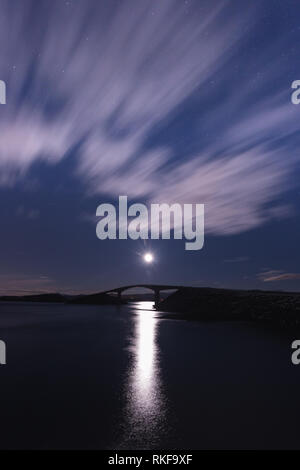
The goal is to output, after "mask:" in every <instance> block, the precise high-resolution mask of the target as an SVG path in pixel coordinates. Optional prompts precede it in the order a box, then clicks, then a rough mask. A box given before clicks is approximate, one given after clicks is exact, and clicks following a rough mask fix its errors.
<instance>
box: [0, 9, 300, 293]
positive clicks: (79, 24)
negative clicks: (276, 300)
mask: <svg viewBox="0 0 300 470" xmlns="http://www.w3.org/2000/svg"><path fill="white" fill-rule="evenodd" d="M0 79H1V80H4V81H5V82H6V85H7V104H6V105H1V106H0V216H1V232H0V242H1V243H0V294H13V293H31V292H49V291H51V292H57V291H59V292H66V293H79V292H93V291H100V290H102V289H106V288H111V287H116V286H118V285H127V284H134V283H141V282H143V283H146V282H155V283H166V284H185V285H193V286H213V287H235V288H259V289H268V290H269V289H284V290H300V251H299V249H298V244H299V233H300V218H299V214H300V208H299V196H300V187H299V186H300V183H299V179H298V175H297V174H298V171H299V161H300V155H299V143H300V133H299V131H300V106H295V105H293V104H292V103H291V94H292V91H291V84H292V82H293V81H294V80H300V2H299V0H251V1H248V2H246V1H241V0H232V1H230V0H226V1H221V0H204V1H203V0H186V1H184V0H163V1H162V0H151V1H148V0H73V1H72V0H69V1H63V0H0ZM119 195H127V196H128V198H129V200H130V202H132V203H133V202H143V203H146V204H150V203H151V202H159V203H163V202H165V203H172V202H178V203H181V204H183V203H199V204H205V245H204V248H203V249H202V250H200V251H185V249H184V240H182V241H181V240H170V241H166V240H158V241H153V240H149V241H147V242H146V243H144V242H142V241H141V240H139V241H131V240H123V241H118V240H116V241H115V240H111V241H100V240H99V239H97V237H96V223H97V218H96V209H97V206H98V205H99V204H101V203H104V202H112V203H116V202H117V199H118V197H119ZM146 250H150V251H151V252H153V253H154V255H155V263H153V265H151V266H147V265H145V263H143V261H142V258H141V254H142V253H144V252H145V251H146Z"/></svg>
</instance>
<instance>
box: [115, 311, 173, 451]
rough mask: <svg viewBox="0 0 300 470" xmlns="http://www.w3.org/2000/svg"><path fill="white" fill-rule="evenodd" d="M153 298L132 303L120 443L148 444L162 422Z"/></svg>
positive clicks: (163, 403)
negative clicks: (133, 307) (128, 361)
mask: <svg viewBox="0 0 300 470" xmlns="http://www.w3.org/2000/svg"><path fill="white" fill-rule="evenodd" d="M152 307H153V302H139V303H138V304H136V306H135V314H136V315H135V316H134V330H133V334H132V337H131V339H130V350H131V353H132V358H131V364H130V366H129V372H128V380H127V382H126V391H125V395H126V402H127V404H126V410H125V425H124V434H125V436H124V442H123V445H122V447H123V446H126V447H127V448H128V446H129V447H130V446H133V447H134V448H152V447H153V446H155V445H156V443H158V442H159V440H160V438H161V437H162V434H163V433H164V430H165V427H166V426H165V425H166V398H165V396H164V393H163V390H162V383H161V377H160V363H159V349H158V345H157V330H158V324H159V319H158V318H157V317H156V315H157V313H156V312H155V311H154V310H152Z"/></svg>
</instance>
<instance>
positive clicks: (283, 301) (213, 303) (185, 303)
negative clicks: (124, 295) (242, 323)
mask: <svg viewBox="0 0 300 470" xmlns="http://www.w3.org/2000/svg"><path fill="white" fill-rule="evenodd" d="M157 308H158V310H161V311H165V312H177V314H180V315H179V316H178V315H177V317H180V318H186V319H193V320H279V321H283V322H295V321H296V322H300V293H293V292H274V291H258V290H252V291H242V290H229V289H228V290H227V289H213V288H200V287H199V288H198V287H195V288H192V287H186V288H180V289H179V290H178V291H176V292H175V293H174V294H171V295H170V296H169V297H168V298H167V299H165V300H163V301H161V302H160V303H159V305H158V307H157Z"/></svg>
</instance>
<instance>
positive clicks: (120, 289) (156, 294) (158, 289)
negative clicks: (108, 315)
mask: <svg viewBox="0 0 300 470" xmlns="http://www.w3.org/2000/svg"><path fill="white" fill-rule="evenodd" d="M136 287H141V288H144V289H150V290H152V291H153V292H154V304H155V306H157V305H158V304H159V302H160V292H161V291H165V290H178V289H181V288H182V287H183V286H174V285H171V286H170V285H165V284H134V285H131V286H122V287H116V288H115V289H109V290H106V291H103V292H101V294H117V296H118V298H119V300H120V302H121V300H122V292H124V291H125V290H128V289H134V288H136Z"/></svg>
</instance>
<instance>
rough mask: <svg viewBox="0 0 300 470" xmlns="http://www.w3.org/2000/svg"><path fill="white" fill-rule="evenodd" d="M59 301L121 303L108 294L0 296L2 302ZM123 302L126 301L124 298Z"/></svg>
mask: <svg viewBox="0 0 300 470" xmlns="http://www.w3.org/2000/svg"><path fill="white" fill-rule="evenodd" d="M1 301H2V302H50V303H54V302H59V303H72V304H90V305H109V304H113V305H114V304H119V300H118V298H117V297H114V296H112V295H108V294H91V295H75V296H69V295H63V294H55V293H54V294H36V295H22V296H15V295H5V296H2V297H0V302H1ZM122 303H126V302H125V301H124V300H122Z"/></svg>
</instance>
